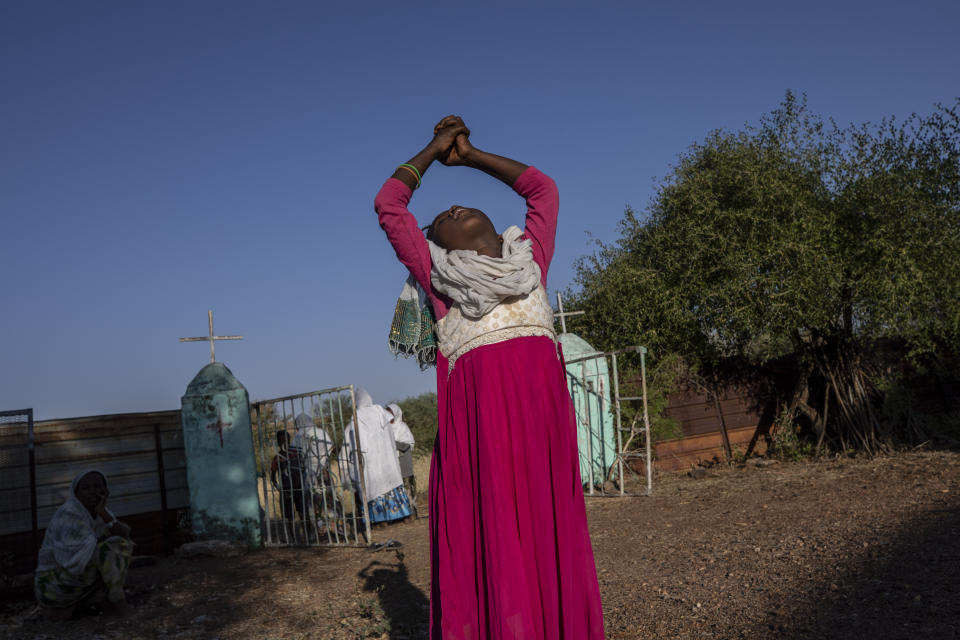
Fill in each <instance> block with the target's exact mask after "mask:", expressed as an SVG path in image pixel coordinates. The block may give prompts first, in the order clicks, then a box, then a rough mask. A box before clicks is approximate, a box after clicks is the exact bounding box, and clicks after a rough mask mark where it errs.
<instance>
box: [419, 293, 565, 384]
mask: <svg viewBox="0 0 960 640" xmlns="http://www.w3.org/2000/svg"><path fill="white" fill-rule="evenodd" d="M528 336H547V337H549V338H550V339H551V340H553V341H554V342H556V340H557V335H556V332H555V331H554V329H553V308H552V307H551V306H550V301H549V300H548V299H547V292H546V290H545V289H544V288H543V285H538V286H537V288H536V289H534V290H533V291H531V292H530V293H528V294H527V295H523V296H515V297H512V298H506V299H505V300H504V301H503V302H501V303H500V304H498V305H497V306H496V307H494V308H493V309H492V310H491V311H490V312H489V313H487V314H486V315H484V316H483V317H481V318H478V319H476V320H473V319H470V318H466V317H464V316H463V314H461V313H460V309H459V306H458V305H456V304H455V305H454V306H453V307H452V308H451V309H450V311H449V312H448V313H447V315H446V316H444V317H443V318H441V319H440V321H439V322H437V339H438V340H439V343H440V344H439V349H440V353H442V354H443V355H444V357H445V358H446V359H447V363H448V369H447V372H448V374H449V373H450V372H452V371H453V367H454V364H456V361H457V359H458V358H459V357H460V356H462V355H463V354H465V353H467V352H468V351H470V350H471V349H476V348H477V347H482V346H485V345H488V344H494V343H497V342H503V341H504V340H510V339H512V338H522V337H528Z"/></svg>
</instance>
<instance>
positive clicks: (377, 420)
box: [344, 388, 410, 522]
mask: <svg viewBox="0 0 960 640" xmlns="http://www.w3.org/2000/svg"><path fill="white" fill-rule="evenodd" d="M356 397H357V408H356V412H357V424H358V425H359V427H360V429H359V431H360V451H361V453H362V461H363V480H364V488H365V489H366V494H367V508H368V510H369V512H370V522H387V521H389V520H399V519H401V518H406V517H407V516H409V515H410V499H409V498H408V497H407V492H406V491H404V490H403V476H401V475H400V462H399V461H398V460H397V446H396V443H395V441H394V439H393V429H392V428H391V426H390V418H391V416H390V414H389V413H387V411H386V410H385V409H384V408H383V407H381V406H379V405H375V404H373V399H372V398H371V397H370V394H369V393H367V391H366V390H365V389H362V388H357V395H356ZM344 449H345V450H346V454H347V460H348V461H349V463H348V464H349V471H350V480H351V482H352V483H353V485H354V487H355V488H356V489H358V490H359V488H360V486H359V474H358V473H357V457H356V444H355V442H354V437H353V430H352V429H349V430H348V431H347V441H346V443H345V445H344Z"/></svg>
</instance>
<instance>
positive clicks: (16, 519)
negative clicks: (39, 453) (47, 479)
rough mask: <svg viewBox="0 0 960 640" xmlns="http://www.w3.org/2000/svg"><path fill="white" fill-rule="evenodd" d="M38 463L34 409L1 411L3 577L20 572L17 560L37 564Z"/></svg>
mask: <svg viewBox="0 0 960 640" xmlns="http://www.w3.org/2000/svg"><path fill="white" fill-rule="evenodd" d="M36 469H37V465H36V459H35V457H34V450H33V409H20V410H17V411H0V514H3V522H2V524H0V537H2V538H4V544H3V545H2V547H0V549H2V550H0V579H5V578H8V577H10V576H12V575H13V574H15V573H16V570H15V568H16V563H15V560H16V558H18V557H22V556H27V557H30V558H32V562H33V563H34V564H36V559H37V551H38V550H39V548H40V536H39V529H38V527H37V470H36Z"/></svg>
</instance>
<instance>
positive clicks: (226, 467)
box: [180, 362, 262, 547]
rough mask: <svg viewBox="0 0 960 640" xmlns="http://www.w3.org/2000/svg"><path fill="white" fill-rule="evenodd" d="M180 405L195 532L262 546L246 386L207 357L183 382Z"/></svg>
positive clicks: (203, 537)
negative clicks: (191, 377) (183, 387)
mask: <svg viewBox="0 0 960 640" xmlns="http://www.w3.org/2000/svg"><path fill="white" fill-rule="evenodd" d="M180 407H181V410H180V424H181V426H182V427H183V445H184V449H185V450H186V455H187V484H188V485H189V487H190V510H191V512H192V516H193V533H194V535H195V536H197V538H200V539H207V540H209V539H227V540H241V541H243V542H246V543H247V544H248V545H250V546H252V547H259V546H261V544H262V539H261V535H260V532H261V525H260V500H259V494H258V493H257V468H256V462H255V461H254V455H253V434H252V432H251V430H250V398H249V396H248V395H247V390H246V389H245V388H244V386H243V385H242V384H240V382H239V381H238V380H237V379H236V378H234V377H233V374H232V373H231V372H230V370H229V369H228V368H227V367H226V366H224V365H223V364H221V363H219V362H211V363H210V364H208V365H207V366H205V367H204V368H203V369H201V370H200V372H199V373H198V374H197V375H196V377H195V378H194V379H193V382H191V383H190V385H189V386H188V387H187V392H186V393H184V394H183V398H181V399H180Z"/></svg>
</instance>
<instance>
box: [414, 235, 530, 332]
mask: <svg viewBox="0 0 960 640" xmlns="http://www.w3.org/2000/svg"><path fill="white" fill-rule="evenodd" d="M501 235H502V237H503V246H502V248H501V251H500V253H501V257H500V258H491V257H490V256H482V255H480V254H479V253H477V252H476V251H470V250H462V249H456V250H453V251H447V250H446V249H443V248H442V247H439V246H437V245H436V244H434V243H433V242H432V241H430V240H427V244H428V246H429V247H430V259H431V261H432V262H433V267H432V269H431V271H430V282H431V283H432V284H433V286H434V288H435V289H436V290H437V291H439V292H440V293H443V294H445V295H447V296H449V297H450V298H451V299H453V301H454V303H456V305H457V306H459V307H460V313H462V314H463V315H464V316H466V317H467V318H471V319H477V318H480V317H481V316H483V315H485V314H486V313H488V312H489V311H491V310H492V309H493V308H494V307H495V306H497V305H498V304H500V303H501V302H503V300H504V299H506V298H510V297H513V296H522V295H526V294H528V293H530V292H531V291H533V290H534V289H536V288H537V286H538V285H539V284H540V267H539V266H538V265H537V263H536V262H535V261H534V260H533V242H531V241H530V239H529V238H528V239H526V240H521V239H520V236H522V235H523V231H521V230H520V227H517V226H516V225H513V226H510V227H507V228H506V230H505V231H504V232H503V234H501Z"/></svg>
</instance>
